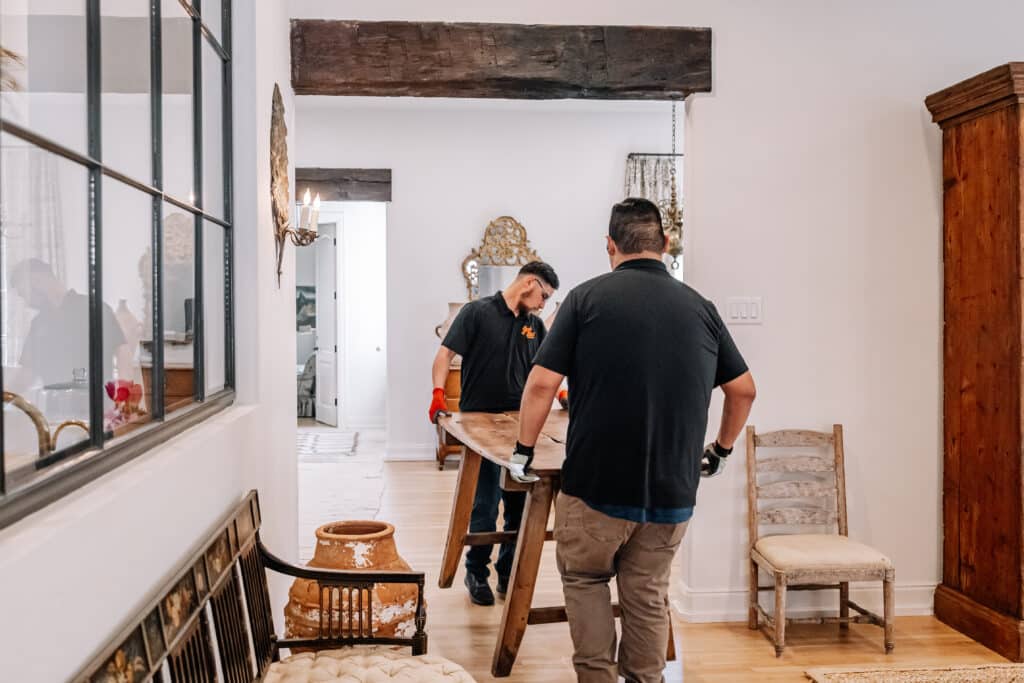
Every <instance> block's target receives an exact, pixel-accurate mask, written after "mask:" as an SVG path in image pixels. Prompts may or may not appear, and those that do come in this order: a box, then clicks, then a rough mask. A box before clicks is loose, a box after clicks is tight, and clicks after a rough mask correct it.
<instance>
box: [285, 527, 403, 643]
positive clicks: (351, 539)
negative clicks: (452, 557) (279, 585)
mask: <svg viewBox="0 0 1024 683" xmlns="http://www.w3.org/2000/svg"><path fill="white" fill-rule="evenodd" d="M394 536H395V527H393V526H392V525H390V524H388V523H386V522H378V521H372V520H356V521H347V522H330V523H328V524H324V525H323V526H322V527H320V528H319V529H317V530H316V538H317V543H316V550H315V551H314V552H313V559H312V560H310V562H309V565H308V566H310V567H318V568H322V569H361V570H364V571H377V570H380V571H410V567H409V565H408V564H407V563H406V561H405V560H403V559H402V557H401V556H400V555H399V554H398V549H397V548H396V547H395V538H394ZM333 593H334V598H333V604H332V607H331V612H332V614H331V623H332V625H333V631H334V632H335V634H336V635H337V634H338V633H339V632H340V633H341V634H346V635H347V633H348V629H349V616H350V614H351V618H352V621H353V631H355V632H358V631H359V630H360V625H361V624H363V625H365V624H369V623H370V614H371V613H372V616H373V624H372V635H374V636H383V637H392V636H395V637H399V638H408V637H412V635H413V634H414V633H415V632H416V621H415V619H416V594H417V592H416V586H415V585H413V584H382V583H378V584H374V587H373V592H372V596H373V597H372V605H371V604H367V602H368V600H367V597H366V596H365V593H364V595H363V596H362V598H361V600H362V602H361V601H360V596H359V593H358V591H357V592H354V593H353V595H352V596H351V609H350V605H349V599H350V598H349V591H348V590H345V591H343V594H342V595H341V596H338V595H337V591H333ZM325 595H326V591H325ZM325 599H326V598H325ZM371 607H372V612H371V610H370V608H371ZM284 623H285V634H286V637H288V638H316V637H317V635H318V633H319V628H320V595H319V590H318V588H317V584H316V582H314V581H311V580H309V579H295V582H294V583H292V587H291V590H289V591H288V604H287V605H286V606H285V608H284ZM324 623H325V625H326V623H327V619H326V618H325V619H324ZM363 628H364V629H365V626H364V627H363Z"/></svg>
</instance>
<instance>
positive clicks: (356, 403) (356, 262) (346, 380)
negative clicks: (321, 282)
mask: <svg viewBox="0 0 1024 683" xmlns="http://www.w3.org/2000/svg"><path fill="white" fill-rule="evenodd" d="M338 237H339V239H338V243H339V245H341V264H342V265H341V280H342V298H343V306H342V310H343V313H342V314H341V317H342V323H341V326H342V328H343V330H344V332H343V333H342V344H343V345H344V353H343V354H342V356H341V358H342V360H341V363H342V364H343V366H344V367H343V368H342V373H341V376H342V381H341V383H340V386H341V403H342V406H341V409H342V414H341V422H342V426H343V427H345V428H346V429H364V430H368V429H385V428H386V426H387V417H386V416H387V380H388V370H387V344H386V342H387V328H388V326H387V290H386V284H387V205H386V204H384V203H382V202H346V203H345V205H344V220H343V223H342V225H341V226H340V232H339V233H338Z"/></svg>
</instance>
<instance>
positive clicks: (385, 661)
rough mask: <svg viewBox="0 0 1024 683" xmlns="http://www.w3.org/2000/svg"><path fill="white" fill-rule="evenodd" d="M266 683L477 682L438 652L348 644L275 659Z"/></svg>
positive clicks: (268, 672)
mask: <svg viewBox="0 0 1024 683" xmlns="http://www.w3.org/2000/svg"><path fill="white" fill-rule="evenodd" d="M263 680H264V682H265V683H314V682H315V683H434V682H435V681H436V682H437V683H476V681H475V680H474V679H473V677H472V676H470V675H469V674H468V673H466V670H465V669H463V668H462V667H461V666H459V665H458V664H456V663H454V662H450V661H448V660H447V659H445V658H444V657H438V656H437V655H429V654H428V655H420V656H419V657H413V656H412V655H411V654H409V650H408V648H401V649H397V648H393V647H388V646H383V645H373V646H369V647H346V648H342V649H340V650H321V651H320V652H316V653H313V652H305V653H303V654H299V655H293V656H291V657H288V658H287V659H285V660H283V661H280V662H275V663H274V664H272V665H271V666H270V670H269V671H267V675H266V677H265V678H264V679H263Z"/></svg>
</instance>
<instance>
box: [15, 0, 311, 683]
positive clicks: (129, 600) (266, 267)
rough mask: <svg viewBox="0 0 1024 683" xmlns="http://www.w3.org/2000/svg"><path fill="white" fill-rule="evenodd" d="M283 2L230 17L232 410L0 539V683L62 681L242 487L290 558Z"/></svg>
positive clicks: (266, 531) (290, 264)
mask: <svg viewBox="0 0 1024 683" xmlns="http://www.w3.org/2000/svg"><path fill="white" fill-rule="evenodd" d="M284 4H285V3H284V2H281V1H279V0H278V1H274V2H260V3H258V7H256V6H254V4H250V3H236V5H235V17H234V19H235V21H234V28H235V55H234V64H235V81H234V85H235V90H234V92H235V108H234V112H235V155H236V167H235V207H236V225H237V226H238V228H237V230H238V233H237V235H236V240H235V255H236V263H235V273H236V280H235V283H236V287H235V301H236V343H237V347H238V350H237V379H238V393H239V402H238V405H237V406H236V407H233V408H231V409H229V410H228V411H225V412H224V413H221V414H220V415H219V416H217V417H216V418H214V419H213V420H211V421H208V422H206V423H204V424H203V425H201V426H199V427H196V428H195V429H193V430H191V431H190V432H188V433H186V434H184V435H182V436H180V437H178V438H177V439H174V440H172V441H170V442H168V443H167V444H165V445H164V446H162V447H160V448H159V449H155V450H153V451H152V452H150V453H148V454H146V455H145V456H143V457H141V458H139V459H137V460H134V461H132V462H131V463H129V464H128V465H125V466H123V467H121V468H119V469H117V470H115V471H114V472H112V473H110V474H109V475H107V476H105V477H102V478H100V479H98V480H96V481H95V482H92V483H91V484H89V485H88V486H86V487H84V488H82V489H80V490H79V491H78V492H76V493H75V494H73V495H71V496H68V497H66V498H64V499H62V500H60V501H58V502H57V503H54V504H53V505H50V506H48V507H47V508H44V509H43V510H41V511H39V512H37V513H36V514H34V515H32V516H30V517H28V518H26V519H24V520H22V521H21V522H19V523H17V524H15V525H12V526H10V527H8V528H6V529H4V530H2V531H0V604H2V605H3V606H4V613H5V614H8V615H9V614H18V615H19V617H18V619H17V620H16V621H11V620H9V619H8V620H6V621H5V622H4V626H3V627H0V635H2V637H0V662H3V664H2V666H0V671H2V674H0V678H3V679H4V680H12V681H15V680H16V681H26V682H36V681H39V682H41V683H49V682H50V681H59V680H66V679H68V678H70V677H71V676H72V675H73V674H74V673H75V672H76V671H77V670H78V669H79V668H80V667H81V666H83V665H84V664H85V662H86V660H87V659H88V658H89V657H90V656H92V655H93V654H94V653H95V652H96V650H97V649H99V648H100V647H101V646H102V645H103V644H104V643H105V642H106V641H107V640H108V639H109V638H110V637H111V636H112V635H114V634H115V633H116V632H117V631H118V630H119V629H120V628H121V626H122V625H123V623H124V620H126V619H127V618H128V617H129V616H130V615H131V614H132V612H133V610H137V609H138V608H140V606H141V605H142V603H143V602H144V601H145V600H146V599H147V597H149V593H150V591H152V590H154V589H155V588H156V587H157V586H158V585H159V584H160V583H161V582H163V581H164V580H166V578H168V577H167V575H168V573H169V572H171V571H172V570H173V569H174V568H175V567H176V565H177V563H179V562H180V561H182V560H183V559H184V558H185V556H186V555H187V554H188V553H189V552H190V551H192V550H193V549H194V548H193V546H194V544H195V543H196V542H197V541H198V540H199V539H200V538H202V536H203V535H204V534H206V533H207V532H208V531H209V529H210V528H211V526H212V525H214V524H215V523H216V522H217V521H218V520H219V518H220V517H221V516H222V515H223V514H225V513H226V512H227V511H228V510H229V509H230V508H231V507H233V505H235V504H236V503H237V501H238V500H239V499H240V498H241V497H242V496H243V495H244V493H245V492H246V491H247V490H249V489H250V488H258V489H259V491H260V500H261V505H262V508H263V513H264V514H263V517H264V522H265V523H264V527H263V538H264V540H265V541H266V542H267V544H268V545H269V546H270V547H272V548H275V549H276V550H277V551H279V552H281V553H282V554H283V555H285V556H286V557H289V558H292V559H294V558H295V556H296V550H297V542H296V525H297V522H296V518H297V510H296V468H295V459H294V439H295V399H294V396H295V390H294V368H293V364H292V361H291V359H292V358H293V357H294V356H295V347H294V344H295V336H294V333H293V330H294V307H295V301H294V289H293V283H294V280H293V277H294V252H293V251H292V250H291V248H289V252H288V254H287V255H286V261H285V273H286V276H285V278H284V281H283V283H282V286H281V289H280V290H279V289H278V288H277V284H276V279H275V275H274V271H275V262H274V258H273V240H271V239H269V238H270V234H271V226H270V215H271V213H270V204H269V193H268V192H267V188H269V186H270V180H269V166H270V164H269V158H270V157H269V137H270V136H269V126H270V102H271V91H272V89H273V84H274V82H275V81H277V82H278V83H280V84H281V86H282V89H283V92H284V96H285V107H286V111H287V112H288V114H289V116H290V115H291V114H292V112H293V102H292V98H291V91H290V88H289V87H288V82H289V66H288V22H287V14H286V12H285V11H284ZM291 123H292V122H291V120H289V128H291V127H292V125H291ZM69 569H70V571H69ZM284 585H285V584H284V582H281V581H277V582H275V583H273V584H272V591H273V597H274V600H275V605H276V606H275V616H276V617H278V618H279V617H280V616H281V614H280V607H281V606H283V603H284V599H285V594H284V591H283V587H284ZM57 613H59V614H60V615H61V616H60V618H59V619H54V614H57ZM42 633H46V634H49V637H48V638H40V635H39V634H42ZM54 642H57V643H60V647H59V648H56V649H54V648H53V647H52V644H53V643H54Z"/></svg>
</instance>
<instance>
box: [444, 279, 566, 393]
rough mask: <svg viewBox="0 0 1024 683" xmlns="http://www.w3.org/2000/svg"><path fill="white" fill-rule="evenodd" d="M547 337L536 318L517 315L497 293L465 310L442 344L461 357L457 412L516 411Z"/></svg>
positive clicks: (466, 306) (531, 315)
mask: <svg viewBox="0 0 1024 683" xmlns="http://www.w3.org/2000/svg"><path fill="white" fill-rule="evenodd" d="M546 333H547V330H545V329H544V323H543V321H541V319H540V318H538V317H537V316H535V315H533V314H532V313H527V314H525V315H516V314H515V313H514V312H513V311H512V310H511V309H510V308H509V307H508V304H507V303H505V299H504V298H503V297H502V295H501V292H498V293H497V294H495V295H494V296H488V297H484V298H483V299H477V300H476V301H471V302H469V303H468V304H466V305H465V306H463V307H462V310H460V311H459V314H458V315H457V316H455V320H454V321H453V322H452V326H451V327H450V328H449V329H448V334H447V335H445V338H444V341H443V342H441V343H442V344H443V345H444V346H446V347H448V348H449V349H451V350H452V351H454V352H455V353H458V354H461V355H462V395H461V396H460V397H459V410H464V411H481V412H501V411H503V410H519V401H520V399H521V398H522V396H523V386H525V385H526V376H527V375H528V374H529V373H530V366H531V365H532V363H533V357H534V356H535V355H537V349H539V348H540V343H541V342H542V341H543V340H544V335H545V334H546Z"/></svg>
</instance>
